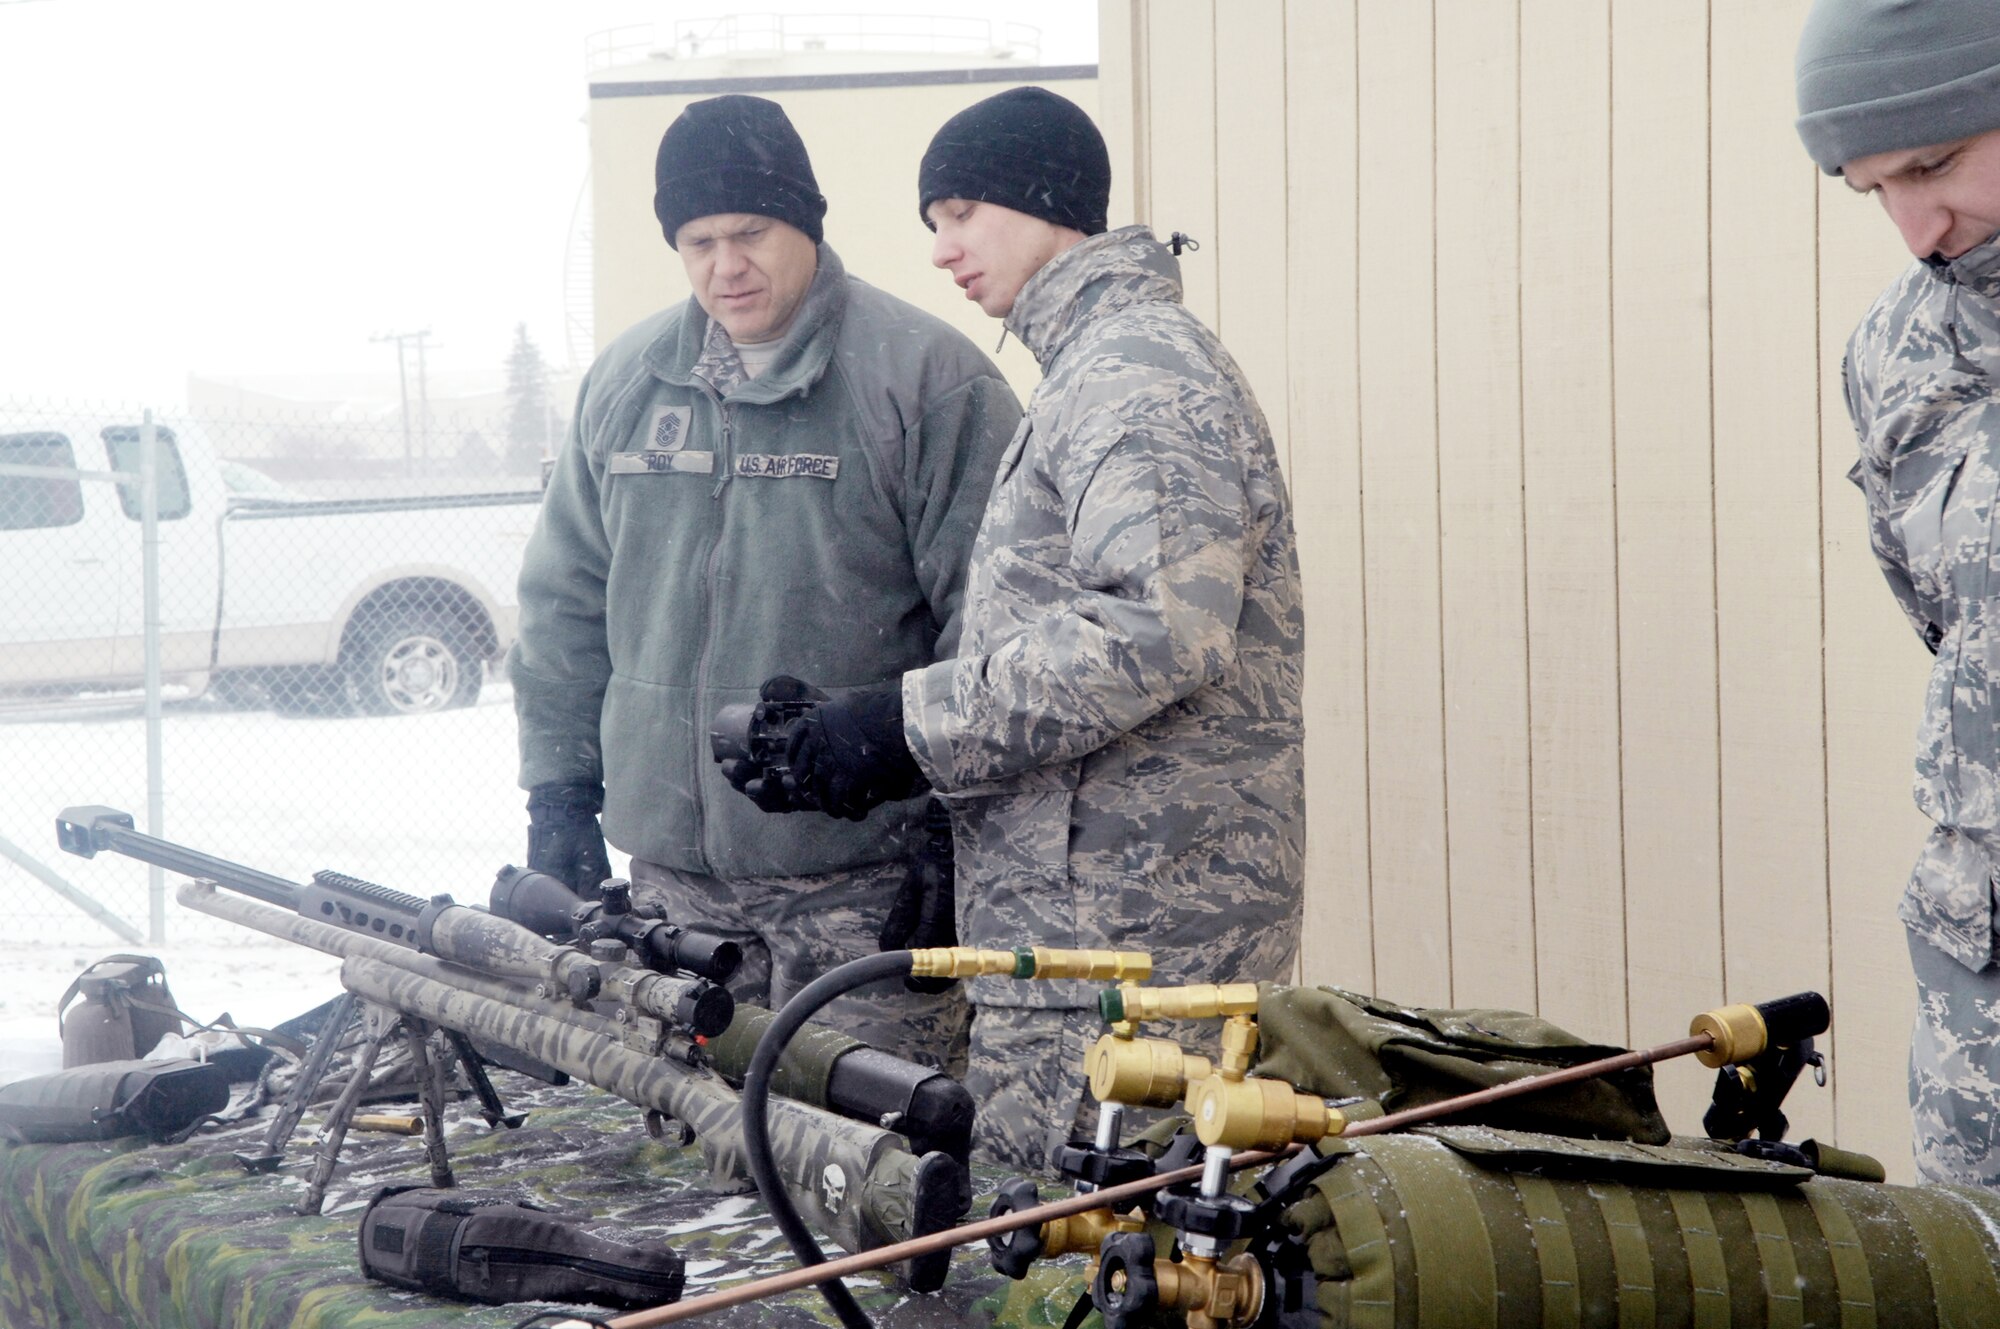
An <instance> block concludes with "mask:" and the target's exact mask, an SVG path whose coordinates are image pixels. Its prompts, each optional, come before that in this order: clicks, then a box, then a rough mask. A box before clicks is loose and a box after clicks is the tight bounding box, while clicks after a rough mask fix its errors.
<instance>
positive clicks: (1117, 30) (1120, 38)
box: [1097, 0, 1151, 227]
mask: <svg viewBox="0 0 2000 1329" xmlns="http://www.w3.org/2000/svg"><path fill="white" fill-rule="evenodd" d="M1145 12H1146V0H1099V3H1098V6H1097V50H1098V60H1097V127H1098V129H1099V130H1101V131H1102V132H1103V134H1104V146H1105V148H1106V150H1107V151H1108V152H1109V154H1110V156H1111V211H1110V221H1111V225H1112V226H1114V227H1116V226H1123V225H1125V224H1127V223H1128V222H1130V221H1132V220H1133V219H1134V218H1136V217H1140V216H1143V215H1144V212H1145V209H1144V206H1143V204H1142V202H1141V200H1143V199H1144V198H1145V195H1146V190H1145V181H1144V178H1143V172H1142V171H1141V169H1140V164H1141V163H1142V162H1143V161H1144V160H1145V155H1146V150H1145V134H1146V128H1147V122H1148V120H1149V119H1150V118H1151V117H1150V116H1149V115H1148V114H1147V111H1146V102H1145V89H1146V81H1145V80H1146V62H1145V60H1144V59H1142V58H1141V57H1142V55H1143V54H1144V51H1145V46H1144V42H1145V32H1146V17H1145Z"/></svg>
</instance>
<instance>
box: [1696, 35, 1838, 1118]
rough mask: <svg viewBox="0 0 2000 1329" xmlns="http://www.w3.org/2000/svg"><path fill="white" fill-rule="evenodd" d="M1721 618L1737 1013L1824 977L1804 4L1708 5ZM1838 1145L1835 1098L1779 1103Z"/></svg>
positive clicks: (1729, 962) (1725, 862)
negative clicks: (1800, 76) (1802, 138)
mask: <svg viewBox="0 0 2000 1329" xmlns="http://www.w3.org/2000/svg"><path fill="white" fill-rule="evenodd" d="M1712 8H1713V15H1714V23H1715V35H1714V41H1713V43H1712V47H1711V49H1712V51H1713V60H1714V67H1713V85H1712V87H1713V97H1714V111H1715V120H1714V153H1715V156H1714V198H1713V208H1712V215H1711V219H1710V227H1711V232H1710V234H1711V244H1712V245H1713V247H1714V254H1715V263H1716V268H1717V271H1718V272H1723V273H1727V274H1728V280H1726V281H1718V282H1717V283H1716V285H1715V388H1714V390H1715V456H1716V478H1715V479H1716V484H1715V494H1716V560H1717V565H1716V584H1717V587H1718V594H1717V599H1716V622H1717V644H1718V653H1719V657H1720V659H1721V663H1722V691H1721V697H1720V701H1721V711H1722V834H1723V857H1722V867H1723V928H1724V936H1725V943H1724V949H1723V969H1724V975H1725V979H1726V983H1727V987H1728V996H1729V999H1730V1000H1732V1001H1742V1000H1755V999H1758V998H1761V997H1762V996H1763V995H1764V994H1767V993H1771V992H1796V991H1798V990H1800V989H1803V988H1811V989H1814V990H1816V991H1824V990H1825V989H1826V985H1827V982H1828V978H1829V973H1828V956H1827V945H1828V917H1827V886H1826V847H1825V846H1826V790H1825V735H1824V732H1823V728H1822V726H1823V719H1824V713H1825V712H1824V704H1823V688H1822V681H1821V663H1820V662H1821V649H1820V631H1821V623H1820V569H1819V553H1820V529H1819V503H1820V484H1819V420H1818V409H1819V404H1818V361H1819V345H1818V336H1817V327H1816V324H1815V318H1814V308H1815V305H1816V301H1817V293H1818V272H1817V258H1816V254H1815V227H1816V221H1815V211H1816V194H1817V186H1816V184H1815V183H1814V181H1815V173H1814V171H1813V167H1812V163H1811V162H1810V161H1809V160H1807V159H1806V157H1805V154H1804V151H1803V150H1802V149H1801V148H1800V146H1799V142H1798V137H1797V135H1796V133H1795V132H1794V131H1793V129H1792V125H1791V117H1792V116H1793V115H1794V114H1795V110H1794V105H1793V100H1792V85H1791V59H1790V56H1789V54H1788V52H1789V44H1790V42H1791V41H1793V40H1795V39H1796V37H1797V34H1798V30H1799V25H1800V24H1801V23H1802V22H1803V21H1804V19H1805V11H1806V8H1807V5H1806V4H1805V3H1804V0H1759V3H1755V4H1742V3H1723V4H1717V5H1714V6H1713V7H1712ZM1787 1108H1788V1110H1789V1111H1790V1114H1791V1116H1792V1119H1793V1121H1794V1122H1795V1123H1796V1125H1797V1129H1798V1131H1799V1132H1800V1133H1801V1134H1802V1135H1811V1134H1813V1133H1815V1131H1828V1130H1830V1128H1831V1125H1832V1105H1831V1102H1830V1100H1829V1098H1828V1096H1827V1095H1825V1094H1809V1093H1802V1094H1800V1095H1798V1096H1797V1097H1796V1098H1795V1099H1794V1100H1793V1102H1792V1103H1790V1104H1787Z"/></svg>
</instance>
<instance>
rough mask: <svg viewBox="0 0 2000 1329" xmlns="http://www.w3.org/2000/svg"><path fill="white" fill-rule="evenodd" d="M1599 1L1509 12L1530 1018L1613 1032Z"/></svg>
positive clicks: (1613, 576) (1615, 908)
mask: <svg viewBox="0 0 2000 1329" xmlns="http://www.w3.org/2000/svg"><path fill="white" fill-rule="evenodd" d="M1608 27H1609V13H1608V8H1607V0H1534V3H1532V4H1525V5H1523V7H1522V13H1521V66H1522V67H1521V89H1522V91H1521V140H1522V143H1521V198H1522V214H1523V218H1524V222H1523V227H1522V235H1521V324H1522V348H1521V412H1522V420H1523V429H1524V432H1525V437H1526V444H1525V448H1524V467H1523V471H1524V480H1525V483H1526V492H1527V541H1526V544H1527V558H1528V677H1529V704H1530V707H1531V719H1532V730H1531V760H1532V762H1533V772H1534V774H1533V797H1534V819H1535V842H1534V843H1535V925H1536V931H1537V954H1538V957H1539V958H1538V964H1537V976H1538V986H1539V995H1540V1009H1541V1012H1542V1014H1544V1015H1546V1016H1548V1017H1549V1018H1550V1019H1552V1020H1555V1021H1556V1022H1557V1023H1559V1024H1563V1025H1566V1026H1567V1027H1569V1028H1571V1029H1574V1030H1576V1031H1577V1032H1578V1033H1581V1034H1585V1035H1587V1036H1591V1037H1595V1038H1600V1039H1618V1040H1622V1039H1624V1038H1625V1037H1626V1036H1627V1022H1626V1009H1625V916H1624V902H1623V894H1622V888H1621V882H1620V878H1621V873H1622V862H1621V858H1622V843H1621V826H1620V805H1619V796H1618V789H1619V760H1618V741H1619V740H1618V733H1619V729H1618V720H1619V717H1618V636H1617V633H1618V625H1617V620H1618V603H1617V565H1618V547H1617V531H1616V522H1615V517H1614V510H1613V504H1612V492H1611V487H1612V471H1611V458H1612V447H1613V443H1612V418H1611V383H1610V369H1611V367H1610V353H1609V348H1610V333H1611V329H1610V306H1611V273H1610V262H1609V255H1608V249H1609V232H1610V227H1609V211H1610V180H1609V173H1608V170H1607V167H1608V164H1609V157H1610V141H1609V140H1610V96H1611V90H1610V86H1609V83H1610V77H1609V54H1610V52H1609V34H1608Z"/></svg>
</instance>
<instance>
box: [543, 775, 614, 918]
mask: <svg viewBox="0 0 2000 1329" xmlns="http://www.w3.org/2000/svg"><path fill="white" fill-rule="evenodd" d="M603 810H604V786H603V785H600V784H538V785H536V786H535V787H534V788H533V789H530V790H529V791H528V866H529V867H531V868H533V869H534V870H535V871H537V872H546V873H548V874H549V875H550V876H552V877H555V878H557V879H558V880H560V881H562V882H563V883H565V884H566V885H567V886H568V887H569V888H570V889H571V890H573V891H575V892H576V893H577V894H578V895H581V896H585V897H586V898H594V897H595V896H596V895H597V887H598V885H599V883H601V882H602V881H603V880H604V879H605V878H606V877H608V876H610V875H611V857H610V855H609V854H607V853H606V852H605V849H604V832H603V831H602V830H600V829H599V828H598V825H597V814H598V813H599V812H602V811H603Z"/></svg>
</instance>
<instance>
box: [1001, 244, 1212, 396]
mask: <svg viewBox="0 0 2000 1329" xmlns="http://www.w3.org/2000/svg"><path fill="white" fill-rule="evenodd" d="M1180 300H1181V265H1180V260H1178V259H1176V258H1175V257H1174V256H1173V255H1172V254H1171V253H1169V252H1168V251H1167V247H1166V246H1165V245H1163V244H1161V243H1160V242H1159V241H1158V240H1155V239H1154V238H1153V233H1152V232H1151V231H1149V230H1147V229H1146V228H1145V227H1143V226H1124V227H1120V228H1119V229H1118V230H1115V231H1106V232H1104V233H1103V234H1101V235H1093V236H1091V237H1090V238H1089V239H1087V240H1085V241H1084V242H1083V243H1082V244H1080V245H1075V246H1072V247H1071V248H1069V249H1066V250H1064V251H1063V252H1062V253H1060V254H1058V255H1056V256H1055V257H1054V258H1052V259H1050V260H1049V261H1048V262H1047V263H1045V264H1043V265H1042V268H1041V270H1040V271H1039V272H1037V273H1035V275H1034V276H1032V277H1030V278H1028V280H1027V282H1026V284H1025V285H1023V286H1022V287H1021V293H1020V294H1019V295H1017V296H1015V297H1014V308H1013V309H1012V310H1011V311H1010V312H1009V313H1008V315H1007V318H1006V328H1007V330H1008V331H1009V332H1011V333H1013V334H1014V335H1015V336H1016V337H1018V338H1020V340H1021V345H1023V346H1025V347H1027V348H1028V350H1029V352H1030V353H1031V354H1033V356H1034V357H1035V361H1036V363H1037V364H1039V365H1041V367H1042V370H1043V372H1044V373H1046V372H1047V371H1048V368H1049V364H1050V362H1051V361H1053V360H1054V359H1055V358H1056V356H1057V355H1059V354H1060V353H1061V352H1062V349H1063V347H1065V346H1067V345H1069V343H1070V342H1071V341H1073V340H1075V339H1076V335H1077V334H1078V333H1079V332H1081V331H1083V329H1084V327H1085V326H1086V325H1087V324H1089V323H1091V322H1093V321H1094V320H1096V319H1099V318H1103V317H1106V316H1107V315H1110V314H1114V313H1116V312H1118V311H1119V310H1121V309H1125V308H1129V307H1130V306H1132V305H1136V304H1145V303H1158V302H1166V303H1171V304H1179V303H1180Z"/></svg>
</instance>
